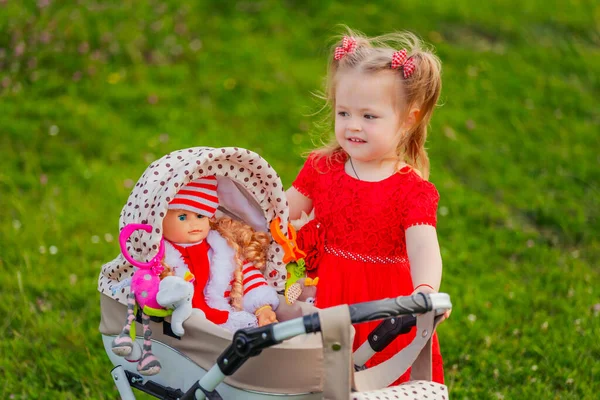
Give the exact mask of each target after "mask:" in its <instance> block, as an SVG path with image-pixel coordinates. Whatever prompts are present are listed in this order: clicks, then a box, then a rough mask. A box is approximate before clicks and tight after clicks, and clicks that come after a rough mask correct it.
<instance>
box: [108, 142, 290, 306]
mask: <svg viewBox="0 0 600 400" xmlns="http://www.w3.org/2000/svg"><path fill="white" fill-rule="evenodd" d="M207 175H218V176H224V177H228V178H229V179H231V180H233V181H234V182H236V183H238V184H239V185H241V186H243V187H244V188H245V189H246V190H247V192H248V193H249V194H250V195H251V197H252V198H253V199H254V200H255V201H256V202H257V203H258V204H259V205H260V207H261V208H262V210H263V213H264V216H265V219H266V222H267V224H266V226H268V224H269V223H270V222H271V221H272V220H273V219H274V218H275V217H280V218H281V222H282V224H281V227H280V228H281V230H282V232H284V233H287V225H288V204H287V200H286V197H285V191H284V189H283V185H282V183H281V180H280V178H279V175H277V173H276V172H275V170H274V169H273V168H272V167H271V166H270V165H269V163H268V162H267V161H266V160H264V159H263V158H262V157H260V156H259V155H258V154H256V153H254V152H252V151H250V150H246V149H243V148H238V147H224V148H211V147H194V148H190V149H183V150H177V151H174V152H172V153H170V154H167V155H166V156H164V157H162V158H161V159H159V160H157V161H155V162H153V163H152V164H150V165H149V166H148V168H147V169H146V171H145V172H144V173H143V174H142V176H141V177H140V179H139V180H138V182H137V183H136V185H135V186H134V188H133V190H132V192H131V194H130V195H129V199H128V200H127V203H126V204H125V206H124V207H123V210H122V211H121V216H120V219H119V230H121V229H123V227H124V226H125V225H127V224H131V223H141V224H150V225H151V226H152V227H153V230H152V232H151V233H146V232H145V231H141V230H138V231H135V232H134V233H133V234H132V236H131V239H130V241H129V242H128V251H129V254H131V255H132V256H133V257H134V258H135V259H137V260H139V261H149V260H150V259H151V258H152V257H153V256H154V255H156V253H157V251H158V245H159V242H160V239H161V237H162V220H163V218H164V216H165V214H166V212H167V207H168V204H169V202H170V201H171V200H172V199H173V198H174V196H175V194H176V193H177V191H178V190H179V189H180V188H181V187H182V186H184V185H185V184H187V183H188V182H190V181H192V180H194V179H197V178H200V177H202V176H207ZM267 258H268V261H267V266H266V269H265V271H264V274H265V278H266V279H267V282H268V283H269V284H270V285H271V286H273V287H274V288H275V289H277V290H279V289H283V288H284V282H285V278H286V274H287V272H286V269H285V265H284V264H283V261H282V259H283V251H282V250H281V248H280V246H279V245H278V244H277V243H275V241H271V245H270V248H269V254H268V256H267ZM133 272H134V271H133V267H132V266H131V265H130V264H129V263H128V262H127V261H126V260H125V258H123V256H122V255H121V254H119V256H118V257H117V258H115V259H114V260H113V261H111V262H108V263H106V264H104V265H103V266H102V271H101V273H100V277H99V279H98V290H99V291H100V292H101V293H104V294H106V295H108V296H110V297H112V298H114V299H116V300H118V301H119V302H121V303H123V304H127V294H128V290H129V289H128V288H127V287H124V288H119V289H118V290H114V291H113V289H115V288H116V285H117V284H118V283H119V282H120V281H123V280H124V279H126V278H129V277H131V276H132V275H133Z"/></svg>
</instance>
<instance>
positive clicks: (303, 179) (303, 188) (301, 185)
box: [292, 153, 318, 199]
mask: <svg viewBox="0 0 600 400" xmlns="http://www.w3.org/2000/svg"><path fill="white" fill-rule="evenodd" d="M317 175H318V172H317V170H316V169H315V154H314V153H311V155H310V156H309V157H308V158H307V159H306V162H305V163H304V166H303V167H302V169H301V170H300V172H299V173H298V176H297V177H296V180H295V181H294V183H292V186H293V187H294V188H296V190H298V191H299V192H300V193H302V194H303V195H304V196H306V197H308V198H309V199H312V198H313V194H314V193H315V185H316V184H317Z"/></svg>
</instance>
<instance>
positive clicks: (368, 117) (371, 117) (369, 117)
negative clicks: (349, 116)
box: [365, 114, 377, 119]
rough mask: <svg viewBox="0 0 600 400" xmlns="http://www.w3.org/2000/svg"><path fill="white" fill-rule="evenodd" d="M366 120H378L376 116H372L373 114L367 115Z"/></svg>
mask: <svg viewBox="0 0 600 400" xmlns="http://www.w3.org/2000/svg"><path fill="white" fill-rule="evenodd" d="M365 118H366V119H375V118H377V117H376V116H374V115H372V114H365Z"/></svg>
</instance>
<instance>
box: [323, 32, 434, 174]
mask: <svg viewBox="0 0 600 400" xmlns="http://www.w3.org/2000/svg"><path fill="white" fill-rule="evenodd" d="M345 30H346V32H345V34H344V36H349V37H352V38H354V39H355V40H356V46H355V48H354V50H353V51H352V52H350V53H346V54H345V55H344V56H343V57H342V58H341V59H340V60H335V59H334V53H335V49H336V47H341V46H342V38H340V39H339V40H338V41H337V42H336V43H335V44H334V45H333V46H332V48H331V52H330V63H329V67H328V70H327V79H326V81H325V93H324V94H323V95H322V98H323V99H324V100H325V105H324V106H323V109H324V110H327V120H328V124H327V125H328V127H329V129H328V131H330V130H331V124H332V118H333V116H334V111H335V91H336V76H337V74H338V72H343V71H348V70H358V71H360V72H364V73H377V72H381V71H393V72H395V73H396V76H397V77H398V80H399V82H400V85H399V87H400V91H401V93H399V98H401V99H402V100H403V101H402V102H397V104H398V107H402V108H403V109H402V110H399V111H400V113H401V115H403V116H406V114H405V113H406V111H408V110H410V109H411V108H413V107H414V108H418V109H419V110H420V111H419V114H418V116H417V121H416V123H415V124H414V125H413V126H412V127H411V128H410V129H409V130H408V132H406V134H405V135H403V137H402V139H401V140H400V143H399V144H398V147H397V149H396V151H397V155H398V160H399V161H404V162H405V163H407V164H408V165H410V166H411V167H412V168H413V169H415V170H417V172H419V173H420V175H421V176H422V177H423V178H424V179H428V178H429V158H428V157H427V151H426V150H425V141H426V139H427V126H428V124H429V121H430V119H431V115H432V114H433V110H434V108H435V105H436V104H437V101H438V98H439V96H440V91H441V87H442V80H441V62H440V60H439V59H438V58H437V56H435V55H434V54H433V53H432V51H431V50H429V49H428V48H427V47H426V46H425V44H424V43H423V42H422V41H421V40H420V39H419V38H418V37H417V36H415V35H414V34H412V33H410V32H395V33H390V34H387V35H382V36H377V37H373V38H369V37H367V36H365V35H363V34H362V33H360V32H356V31H352V30H351V29H350V28H348V27H345ZM402 49H406V51H407V55H408V57H409V58H411V57H412V59H413V61H414V64H415V70H414V72H413V73H412V75H411V76H410V77H408V78H406V79H405V78H404V77H403V72H402V69H401V68H399V69H398V70H393V69H392V68H391V62H392V55H393V54H394V52H395V51H398V50H402ZM340 151H342V148H341V146H340V145H339V144H338V143H337V141H336V139H335V137H333V138H331V139H330V140H329V141H328V142H326V143H325V144H324V146H322V147H321V148H319V149H317V150H316V151H315V153H316V155H317V157H316V159H317V160H318V159H319V158H322V157H327V160H328V162H329V161H331V160H332V157H334V155H335V154H338V153H339V152H340Z"/></svg>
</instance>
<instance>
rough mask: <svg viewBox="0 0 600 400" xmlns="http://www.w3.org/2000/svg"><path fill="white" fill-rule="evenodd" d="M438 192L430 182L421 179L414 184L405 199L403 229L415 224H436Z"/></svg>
mask: <svg viewBox="0 0 600 400" xmlns="http://www.w3.org/2000/svg"><path fill="white" fill-rule="evenodd" d="M439 200H440V194H439V193H438V191H437V189H436V188H435V186H434V185H433V184H432V183H431V182H427V181H421V182H419V183H418V184H416V185H415V187H414V188H413V190H412V191H411V192H410V193H409V195H408V197H407V199H406V209H405V212H404V221H403V225H404V229H405V230H406V229H408V228H410V227H411V226H415V225H431V226H433V227H435V226H436V223H437V208H438V202H439Z"/></svg>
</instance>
